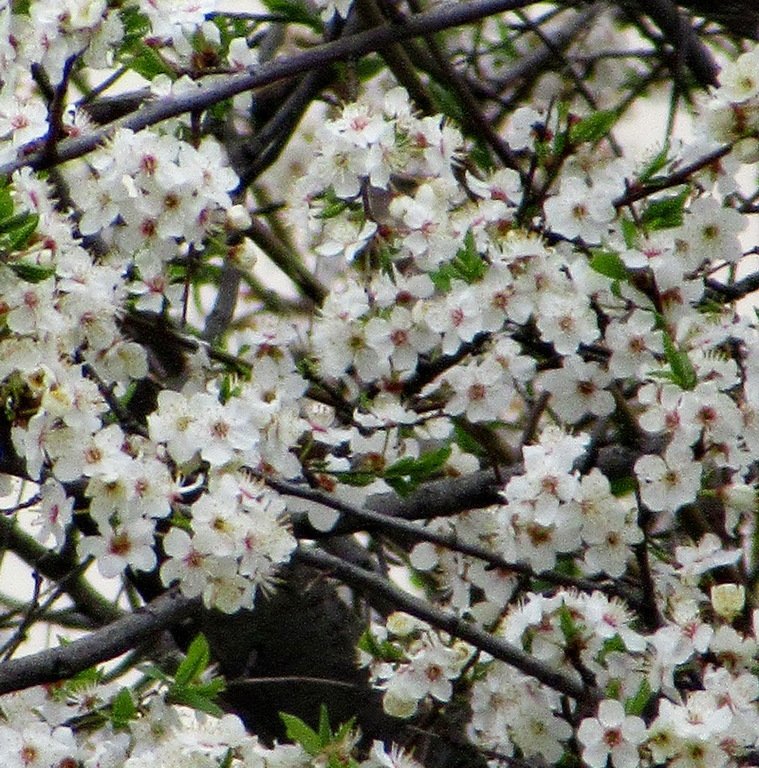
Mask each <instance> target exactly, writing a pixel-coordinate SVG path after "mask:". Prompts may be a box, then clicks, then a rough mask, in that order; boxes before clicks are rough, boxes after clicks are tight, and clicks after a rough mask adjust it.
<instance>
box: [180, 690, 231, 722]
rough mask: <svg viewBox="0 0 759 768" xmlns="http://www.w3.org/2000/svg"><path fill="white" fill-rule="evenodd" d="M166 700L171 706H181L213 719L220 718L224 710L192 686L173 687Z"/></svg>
mask: <svg viewBox="0 0 759 768" xmlns="http://www.w3.org/2000/svg"><path fill="white" fill-rule="evenodd" d="M166 698H167V700H168V701H169V702H171V703H172V704H183V705H184V706H186V707H191V708H192V709H195V710H197V711H198V712H205V713H206V714H207V715H212V716H213V717H222V716H223V714H224V710H223V709H222V708H221V707H220V706H219V705H218V704H217V703H216V702H215V701H213V700H212V699H209V698H208V696H204V695H203V694H202V693H200V692H199V691H198V690H197V689H196V688H195V687H194V686H186V687H185V686H174V687H172V688H171V689H170V690H169V692H168V694H167V696H166Z"/></svg>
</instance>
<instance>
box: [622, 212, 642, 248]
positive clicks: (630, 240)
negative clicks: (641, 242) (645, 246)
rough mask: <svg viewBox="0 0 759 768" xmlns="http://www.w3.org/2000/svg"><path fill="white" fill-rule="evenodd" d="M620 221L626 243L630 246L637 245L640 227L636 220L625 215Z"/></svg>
mask: <svg viewBox="0 0 759 768" xmlns="http://www.w3.org/2000/svg"><path fill="white" fill-rule="evenodd" d="M620 222H621V224H622V237H624V238H625V245H626V246H627V247H628V248H633V247H634V246H635V241H636V240H637V239H638V227H637V226H636V224H635V222H634V221H632V220H631V219H628V218H627V217H626V216H623V217H622V218H621V219H620Z"/></svg>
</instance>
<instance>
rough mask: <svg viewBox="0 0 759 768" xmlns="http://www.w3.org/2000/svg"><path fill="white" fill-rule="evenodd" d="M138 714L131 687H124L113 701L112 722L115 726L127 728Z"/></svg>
mask: <svg viewBox="0 0 759 768" xmlns="http://www.w3.org/2000/svg"><path fill="white" fill-rule="evenodd" d="M136 715H137V707H136V706H135V705H134V700H133V699H132V692H131V691H130V690H129V688H122V689H121V690H120V691H119V692H118V693H117V694H116V697H115V698H114V699H113V701H112V702H111V722H112V723H113V727H114V728H125V727H126V726H127V725H128V724H129V721H130V720H134V718H135V717H136Z"/></svg>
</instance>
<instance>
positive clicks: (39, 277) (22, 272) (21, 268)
mask: <svg viewBox="0 0 759 768" xmlns="http://www.w3.org/2000/svg"><path fill="white" fill-rule="evenodd" d="M8 266H9V267H10V268H11V269H12V270H13V272H14V273H15V274H16V275H17V276H18V277H20V278H21V279H22V280H25V281H26V282H27V283H41V282H42V281H43V280H47V278H48V277H52V276H53V275H54V274H55V267H43V266H42V265H41V264H30V263H28V262H25V261H15V262H10V263H9V264H8Z"/></svg>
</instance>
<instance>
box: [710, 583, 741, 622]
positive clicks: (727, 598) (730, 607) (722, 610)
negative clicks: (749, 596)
mask: <svg viewBox="0 0 759 768" xmlns="http://www.w3.org/2000/svg"><path fill="white" fill-rule="evenodd" d="M711 600H712V608H714V612H715V613H716V614H717V615H718V616H721V617H722V618H723V619H725V621H732V620H733V619H734V618H735V617H736V616H737V615H738V614H739V613H740V612H741V611H742V610H743V606H744V605H745V604H746V589H745V587H743V586H742V585H741V584H715V585H714V586H713V587H712V591H711Z"/></svg>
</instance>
